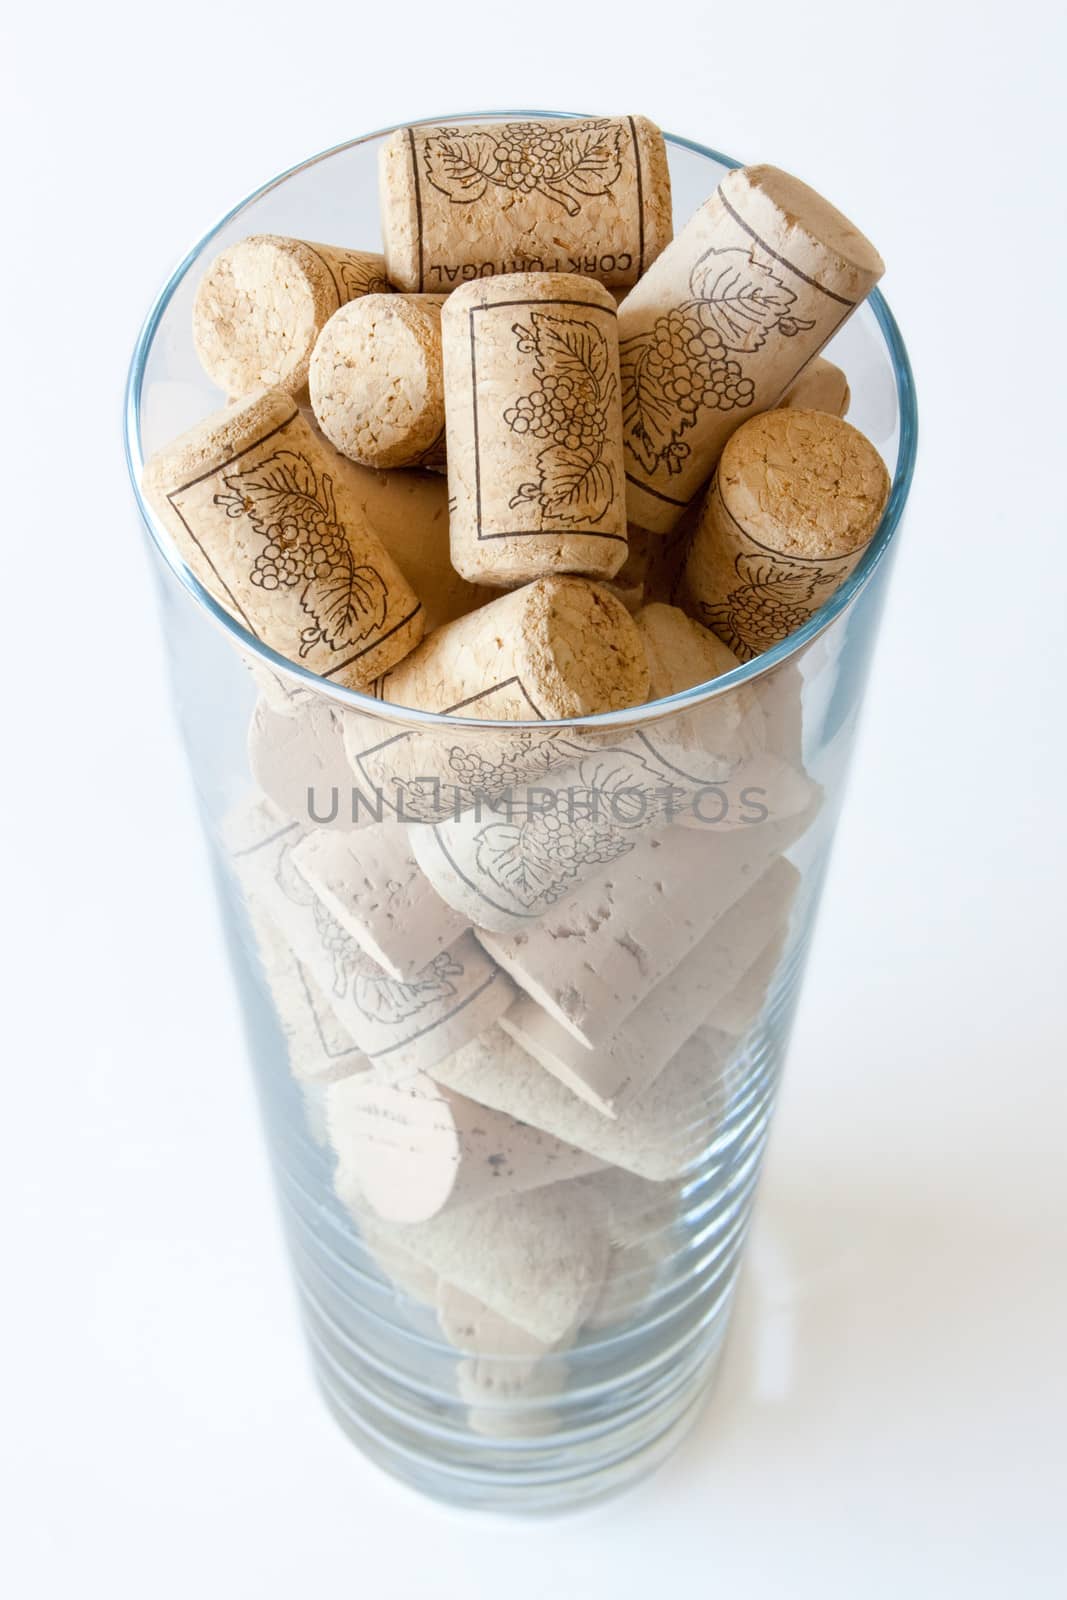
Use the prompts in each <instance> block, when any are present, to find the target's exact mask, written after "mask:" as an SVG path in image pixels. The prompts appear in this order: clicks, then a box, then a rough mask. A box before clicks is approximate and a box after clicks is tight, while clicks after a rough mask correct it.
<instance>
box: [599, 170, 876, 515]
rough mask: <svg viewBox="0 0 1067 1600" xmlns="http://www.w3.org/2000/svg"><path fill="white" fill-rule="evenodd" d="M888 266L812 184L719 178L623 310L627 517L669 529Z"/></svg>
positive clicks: (777, 177) (761, 173)
mask: <svg viewBox="0 0 1067 1600" xmlns="http://www.w3.org/2000/svg"><path fill="white" fill-rule="evenodd" d="M883 270H884V267H883V263H882V259H881V257H880V256H879V254H878V252H877V251H876V250H875V248H874V246H873V245H871V244H870V243H869V241H868V240H867V239H865V238H864V236H863V235H862V234H861V233H860V232H859V231H858V229H856V228H855V227H854V226H853V224H852V223H850V222H849V221H848V219H847V218H846V217H844V216H842V214H841V213H840V212H839V211H837V210H836V209H835V208H834V207H833V206H831V205H830V204H829V202H828V201H826V200H824V199H823V198H822V196H821V195H819V194H817V193H816V192H815V190H814V189H810V188H809V187H808V186H807V184H805V183H801V182H800V181H799V179H797V178H792V177H790V176H789V175H788V173H785V172H781V171H779V169H778V168H777V167H765V166H758V167H742V168H738V169H737V170H736V171H734V172H730V173H728V174H727V175H726V177H725V178H724V179H723V181H722V183H721V184H720V185H719V187H718V189H716V191H715V193H714V194H713V195H711V197H710V198H709V199H708V200H706V201H705V203H704V204H703V205H702V206H701V207H700V209H699V210H698V211H697V212H695V213H694V215H693V216H692V217H691V218H690V220H689V221H688V222H687V223H686V225H685V227H684V228H683V229H682V231H681V233H680V234H679V235H678V236H677V238H676V239H674V241H673V242H672V243H671V244H670V245H669V246H668V248H667V249H666V250H664V252H663V254H662V255H661V256H660V258H659V260H658V261H657V262H656V263H655V265H654V266H653V267H652V268H651V269H650V270H649V271H648V272H647V273H646V274H645V276H644V278H642V280H641V282H640V283H639V284H638V285H637V286H636V288H635V289H633V290H631V292H630V294H628V295H627V297H626V299H625V300H624V301H623V303H622V305H621V306H620V307H619V345H620V361H621V370H622V388H623V416H624V418H625V437H624V443H625V448H626V473H627V507H628V512H629V517H630V521H631V522H635V523H637V525H638V526H639V527H643V528H648V529H649V530H650V531H652V532H654V533H669V532H670V531H671V529H672V528H673V527H674V526H675V524H676V523H677V522H678V520H679V518H680V517H681V516H682V513H683V512H684V511H685V509H686V507H687V505H688V504H689V502H690V501H691V500H692V499H693V497H694V496H695V495H696V494H697V492H698V491H699V490H700V489H701V487H702V486H703V484H704V483H705V481H706V480H707V478H708V477H709V476H710V474H711V471H712V469H713V468H714V466H715V463H716V461H717V460H718V458H719V456H720V454H721V452H722V449H723V446H724V445H725V443H726V441H727V439H728V438H729V437H730V435H731V434H732V433H733V432H734V430H735V429H736V428H738V427H739V426H740V425H741V423H742V422H744V421H745V420H746V418H748V417H751V416H753V415H754V414H755V413H757V412H761V411H765V410H767V409H768V408H769V407H771V406H775V405H777V403H778V401H779V400H780V399H781V397H782V395H783V394H784V393H785V391H786V390H787V389H788V387H789V385H790V384H791V383H792V382H793V380H794V378H795V377H796V376H797V374H798V373H799V372H800V371H801V369H802V368H803V367H805V366H806V364H807V363H808V362H809V361H810V360H811V359H812V357H813V356H815V355H816V354H817V353H818V351H819V350H821V349H822V347H823V345H824V344H825V343H826V342H827V340H828V339H829V338H831V336H832V335H833V334H835V333H836V332H837V330H838V328H840V327H841V325H842V324H843V323H844V322H845V321H846V320H847V318H848V317H849V316H851V314H852V312H853V311H854V310H855V309H856V307H857V306H858V305H859V304H860V303H861V302H862V301H863V300H864V299H865V297H866V296H867V295H868V294H869V293H870V291H871V289H873V288H874V285H875V284H876V283H877V282H878V279H879V278H880V277H881V275H882V272H883Z"/></svg>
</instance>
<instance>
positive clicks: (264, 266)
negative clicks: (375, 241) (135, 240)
mask: <svg viewBox="0 0 1067 1600" xmlns="http://www.w3.org/2000/svg"><path fill="white" fill-rule="evenodd" d="M388 290H389V283H388V280H387V278H386V275H385V258H384V256H380V255H376V254H373V253H371V252H369V251H366V250H342V249H338V248H337V247H336V246H334V245H328V244H310V243H308V242H307V241H306V240H304V239H288V238H285V237H283V236H281V235H279V234H271V233H259V234H253V235H251V237H249V238H247V239H242V240H240V241H239V242H238V243H237V244H234V245H231V246H230V247H229V249H227V250H223V251H222V253H221V255H217V256H216V257H215V259H214V260H213V261H212V262H211V264H210V266H209V267H208V269H207V271H206V273H205V274H204V276H203V278H202V279H201V281H200V286H199V288H198V289H197V291H196V299H195V301H194V302H193V343H194V345H195V346H196V353H197V356H198V357H199V358H200V364H201V366H202V367H203V369H204V371H205V372H206V373H207V375H208V377H209V378H210V379H211V381H212V382H213V383H217V384H218V386H219V388H220V389H221V390H222V391H223V393H224V394H226V395H228V396H229V397H230V398H231V399H232V398H235V397H237V398H239V397H240V396H242V395H247V394H251V393H252V392H253V391H254V390H256V389H287V390H288V391H289V392H290V393H292V394H295V395H302V394H303V393H304V392H305V391H306V389H307V380H308V365H309V363H310V361H311V352H312V350H313V349H314V348H315V341H316V339H317V338H318V336H319V333H320V332H321V330H322V328H323V327H324V325H325V323H326V322H327V321H328V319H329V318H330V317H331V316H333V314H334V312H335V311H336V310H337V309H338V307H339V306H343V305H345V304H346V302H347V301H349V300H352V299H354V298H356V297H357V296H359V295H364V294H371V293H375V292H378V293H387V292H388Z"/></svg>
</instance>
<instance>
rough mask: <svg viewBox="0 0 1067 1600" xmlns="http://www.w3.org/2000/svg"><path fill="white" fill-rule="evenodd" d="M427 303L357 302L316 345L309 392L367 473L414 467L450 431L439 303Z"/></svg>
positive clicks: (328, 427)
mask: <svg viewBox="0 0 1067 1600" xmlns="http://www.w3.org/2000/svg"><path fill="white" fill-rule="evenodd" d="M421 300H422V297H418V298H416V297H408V296H401V295H392V294H384V295H382V294H376V295H365V296H364V297H363V298H362V299H359V300H352V301H350V302H349V303H348V305H345V306H342V307H341V309H340V310H339V311H337V312H335V313H334V315H333V316H332V317H331V318H330V320H329V322H327V324H326V326H325V327H324V328H323V330H322V332H321V334H320V335H319V338H318V342H317V343H316V345H315V350H314V354H313V355H312V358H311V366H310V368H309V372H308V385H309V389H310V394H311V404H312V408H313V410H314V412H315V416H316V419H317V420H318V423H319V426H320V427H321V428H322V431H323V433H324V434H325V435H326V437H327V438H328V439H329V440H330V441H331V443H332V444H334V445H335V446H336V447H337V449H338V450H340V451H341V453H342V454H343V455H346V456H348V457H349V458H350V459H351V460H353V461H358V462H362V463H363V464H364V465H366V466H373V467H379V468H390V467H402V466H410V465H411V464H412V463H413V462H415V461H417V460H419V458H420V457H421V456H422V455H424V454H425V452H426V451H427V450H429V449H430V447H431V446H432V445H433V443H434V441H435V440H436V439H437V438H438V437H439V435H440V433H441V430H442V427H443V425H444V380H443V377H442V372H441V337H440V302H439V300H438V298H437V297H436V296H431V295H427V296H426V297H425V300H426V302H427V304H422V303H420V302H421Z"/></svg>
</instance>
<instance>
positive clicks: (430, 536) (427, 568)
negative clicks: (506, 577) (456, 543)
mask: <svg viewBox="0 0 1067 1600" xmlns="http://www.w3.org/2000/svg"><path fill="white" fill-rule="evenodd" d="M342 467H343V475H344V476H345V477H346V479H347V482H348V487H349V490H350V493H351V495H352V498H353V501H354V503H355V505H356V506H357V507H358V509H359V512H360V513H361V515H362V516H363V518H364V519H365V521H366V522H367V523H368V524H369V526H370V527H372V528H373V529H374V531H375V533H376V534H377V535H378V537H379V538H380V539H381V541H382V544H383V545H384V546H385V548H386V549H387V550H388V552H389V554H390V555H391V556H392V558H393V560H394V561H395V562H396V564H397V566H398V567H399V568H400V570H401V572H402V573H403V574H404V576H405V578H406V579H407V580H408V582H409V583H410V585H411V587H412V588H413V589H414V591H415V593H416V594H417V595H418V596H419V598H420V599H421V601H422V604H423V611H424V613H425V616H426V632H427V633H429V632H431V631H432V630H433V629H434V628H439V627H440V626H441V624H442V623H444V622H451V621H453V619H454V618H456V617H464V616H466V615H467V613H468V612H469V611H474V610H476V609H477V607H478V606H482V605H486V604H487V603H488V601H490V600H495V599H496V598H497V591H496V590H495V589H489V588H485V587H483V586H481V585H479V584H475V583H468V582H467V580H466V578H463V577H461V576H460V574H459V573H458V572H457V571H456V569H455V567H454V566H453V565H452V559H451V556H450V555H449V548H448V486H447V484H446V483H445V480H444V478H443V477H442V476H441V475H440V474H438V473H431V472H419V471H414V470H411V471H407V470H390V471H388V472H379V471H377V470H376V469H374V468H371V467H362V466H360V465H359V464H358V463H357V462H355V461H348V460H345V461H344V462H343V463H342V462H340V461H339V462H338V468H339V471H340V469H341V468H342Z"/></svg>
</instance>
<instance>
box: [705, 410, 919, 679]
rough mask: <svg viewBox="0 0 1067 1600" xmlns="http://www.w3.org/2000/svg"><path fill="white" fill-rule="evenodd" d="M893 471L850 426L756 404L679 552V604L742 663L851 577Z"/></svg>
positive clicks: (820, 416)
mask: <svg viewBox="0 0 1067 1600" xmlns="http://www.w3.org/2000/svg"><path fill="white" fill-rule="evenodd" d="M889 488H890V480H889V473H888V472H887V470H886V466H885V463H884V461H883V460H882V458H881V456H880V455H879V454H878V452H877V450H876V449H875V448H874V446H873V445H872V444H871V443H870V441H869V440H868V439H866V438H864V436H863V434H862V433H860V432H859V430H858V429H857V428H854V427H852V425H851V424H850V423H848V422H844V421H842V420H841V419H840V418H839V417H834V416H831V415H829V414H828V413H826V412H823V411H795V410H792V409H784V410H776V411H768V412H765V413H764V415H763V416H760V417H754V418H753V419H752V421H751V422H748V423H746V424H745V426H744V427H743V428H740V429H738V431H737V432H736V433H735V434H734V436H733V438H732V439H731V440H730V442H729V444H728V445H727V446H726V449H725V450H724V451H723V454H722V459H721V460H720V462H719V468H718V472H717V473H716V475H715V482H714V483H713V485H712V487H711V490H710V491H709V493H708V497H707V500H706V502H705V505H704V508H703V511H702V513H701V516H700V520H699V522H698V523H697V529H696V533H695V535H694V539H693V544H692V547H691V549H690V552H689V557H688V560H687V562H686V569H685V578H684V585H683V588H684V597H685V602H686V609H687V610H689V611H690V612H691V614H692V615H694V616H696V617H697V618H699V620H700V621H701V622H703V623H705V624H706V625H707V626H708V627H709V628H711V629H712V631H713V632H714V633H716V634H717V635H718V636H719V638H720V639H722V640H723V641H724V642H725V643H726V644H728V645H729V646H730V648H731V649H732V650H733V651H735V653H736V654H737V655H738V656H739V657H740V658H741V659H742V660H744V661H747V660H749V659H751V657H752V656H754V655H758V654H760V652H761V651H763V650H766V649H769V648H770V646H771V645H773V644H776V643H777V642H778V640H780V639H784V638H786V637H787V636H788V635H789V634H790V633H793V632H794V631H795V630H796V629H797V628H799V627H800V626H801V624H802V623H804V622H805V621H806V620H807V618H808V617H809V616H810V615H811V614H812V612H814V611H816V610H817V609H818V607H819V606H821V605H822V604H823V602H824V601H825V600H827V599H828V598H829V597H830V595H831V594H833V592H834V590H835V589H836V588H838V586H839V585H840V584H841V583H842V582H843V581H844V579H845V578H847V577H848V575H849V573H850V572H851V571H852V570H853V568H854V567H855V565H856V563H857V562H858V561H859V558H860V556H861V555H862V553H863V551H864V550H865V548H866V547H867V545H868V544H869V542H870V540H871V538H872V537H873V535H874V532H875V530H876V529H877V527H878V524H879V522H880V521H881V517H882V512H883V511H884V510H885V505H886V501H887V499H888V498H889Z"/></svg>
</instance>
